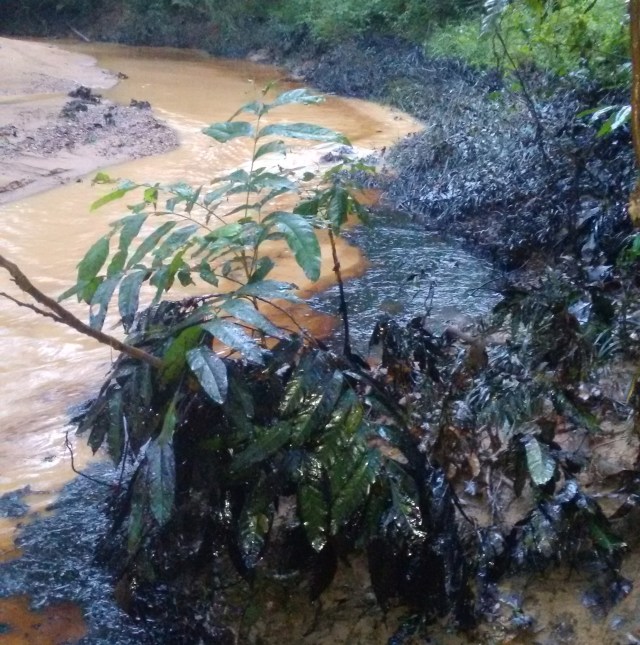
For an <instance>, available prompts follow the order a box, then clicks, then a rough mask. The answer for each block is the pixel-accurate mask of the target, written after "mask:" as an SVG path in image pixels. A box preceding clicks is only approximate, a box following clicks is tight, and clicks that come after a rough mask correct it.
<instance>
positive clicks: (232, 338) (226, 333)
mask: <svg viewBox="0 0 640 645" xmlns="http://www.w3.org/2000/svg"><path fill="white" fill-rule="evenodd" d="M202 328H203V329H204V330H206V331H208V332H209V333H210V334H211V335H212V336H213V337H214V338H217V339H218V340H219V341H220V342H221V343H224V344H225V345H227V346H228V347H231V348H232V349H235V350H237V351H238V352H240V354H241V355H242V356H243V357H244V358H245V359H246V360H247V361H249V362H250V363H255V364H257V365H262V364H263V363H264V361H263V359H262V350H261V349H260V347H258V345H257V344H256V342H255V341H254V340H253V339H252V338H250V337H249V336H247V334H246V333H245V331H244V330H243V329H242V328H241V327H239V326H238V325H236V324H235V323H232V322H230V321H228V320H212V321H210V322H208V323H205V324H204V325H202Z"/></svg>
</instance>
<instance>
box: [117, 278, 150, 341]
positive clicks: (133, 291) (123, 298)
mask: <svg viewBox="0 0 640 645" xmlns="http://www.w3.org/2000/svg"><path fill="white" fill-rule="evenodd" d="M147 276H148V271H146V270H141V271H134V272H133V273H130V274H129V275H127V276H125V277H124V279H123V280H122V282H121V283H120V289H119V291H118V310H119V312H120V317H121V318H122V324H123V326H124V328H125V331H128V330H129V327H131V325H132V324H133V320H134V318H135V315H136V314H137V313H138V306H139V303H140V288H141V287H142V283H143V282H144V281H145V280H146V278H147Z"/></svg>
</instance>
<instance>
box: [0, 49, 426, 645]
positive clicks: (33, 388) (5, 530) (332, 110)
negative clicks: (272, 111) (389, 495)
mask: <svg viewBox="0 0 640 645" xmlns="http://www.w3.org/2000/svg"><path fill="white" fill-rule="evenodd" d="M68 47H69V48H70V49H72V50H74V51H76V52H82V53H87V54H90V55H92V56H95V57H96V58H97V60H98V64H99V65H100V66H102V67H106V68H109V69H112V70H114V71H118V72H123V73H124V74H126V75H127V77H128V78H127V79H126V80H123V81H121V82H120V83H119V84H118V85H117V86H116V87H115V88H113V89H112V90H110V91H108V92H106V93H104V94H106V96H107V97H108V98H110V99H112V100H115V101H120V102H123V103H129V101H130V99H131V98H135V99H137V100H147V101H150V102H151V104H152V105H153V107H154V109H155V111H156V114H157V116H159V117H160V118H162V119H164V120H166V121H167V122H168V123H169V124H170V125H171V127H173V128H174V129H175V130H177V132H178V133H179V136H180V141H181V145H180V148H179V149H177V150H174V151H173V152H170V153H169V154H165V155H162V156H158V157H153V158H147V159H143V160H137V161H134V162H130V163H125V164H122V165H119V166H116V167H112V168H110V169H108V172H109V173H110V174H111V175H112V176H114V177H122V178H125V177H126V178H130V179H132V180H135V181H145V180H153V181H160V182H171V181H177V180H184V181H187V182H189V183H193V184H200V183H206V182H207V181H208V180H210V179H211V178H212V177H214V176H215V175H216V174H219V173H221V172H225V171H228V170H230V169H233V168H235V167H237V166H238V165H241V164H242V163H244V162H246V160H247V156H248V155H249V152H250V151H249V148H248V144H245V143H243V142H241V141H236V142H233V143H230V144H227V145H224V146H222V145H219V144H216V143H215V142H213V141H212V140H211V139H209V138H207V137H205V136H203V135H202V134H200V130H201V129H202V127H203V126H205V125H207V124H209V123H211V122H214V121H221V120H225V119H226V118H228V117H229V116H230V115H231V114H232V113H233V112H234V111H235V110H236V109H237V108H238V107H239V105H241V104H242V103H244V102H247V101H249V100H252V99H254V98H256V97H257V96H258V94H259V90H260V88H262V87H263V86H264V85H265V84H266V83H268V82H270V81H272V80H274V79H278V78H279V77H281V76H283V73H282V72H281V71H280V70H278V69H276V68H273V67H269V66H264V65H256V64H252V63H248V62H243V61H220V60H212V59H210V58H207V57H206V56H204V55H202V54H200V53H198V52H188V51H179V50H168V49H146V48H127V47H120V46H114V45H82V46H78V45H77V44H69V45H68ZM1 82H2V81H1V79H0V84H1ZM290 86H291V84H290V83H286V82H284V83H283V84H282V87H283V88H288V87H290ZM8 91H9V92H10V88H9V89H8ZM47 98H48V95H46V94H44V95H37V96H34V101H38V100H46V99H47ZM279 118H282V119H284V120H291V121H311V122H314V123H317V124H320V125H324V126H327V127H331V128H334V129H337V130H340V131H341V132H344V133H345V134H346V135H347V136H348V137H349V138H350V140H351V141H352V143H353V144H354V145H355V146H358V147H361V148H365V149H373V148H376V147H381V146H386V145H388V144H390V143H392V142H393V141H395V140H396V139H398V138H399V137H401V136H403V135H405V134H407V133H408V132H410V131H414V130H417V129H418V128H419V126H418V124H416V123H415V122H414V121H412V120H411V119H409V118H408V117H406V116H405V115H403V114H400V113H397V112H395V111H392V110H390V109H388V108H385V107H381V106H378V105H374V104H371V103H366V102H363V101H357V100H346V99H338V98H329V99H328V100H327V101H326V103H324V104H322V105H319V106H310V107H302V106H297V107H296V106H294V107H288V108H285V109H283V110H281V111H280V114H279ZM322 149H323V148H322V146H312V147H307V148H305V149H304V151H303V152H302V153H297V154H296V155H292V156H289V159H288V160H289V164H290V165H293V166H313V165H315V164H316V163H317V160H318V158H319V156H320V155H321V151H322ZM99 195H100V191H99V189H97V188H92V187H91V185H90V178H84V179H83V180H82V181H79V182H77V183H72V184H69V185H66V186H63V187H61V188H58V189H56V190H53V191H49V192H46V193H42V194H39V195H35V196H33V197H30V198H27V199H24V200H21V201H19V202H15V203H12V204H8V205H4V206H2V207H0V251H1V252H2V253H3V254H5V255H6V256H7V257H9V258H10V259H13V260H14V261H17V262H18V263H19V264H20V266H21V268H22V269H23V270H24V271H25V273H27V275H29V276H30V278H31V279H32V280H33V281H34V283H35V284H36V285H37V286H38V287H40V288H41V289H42V290H43V291H45V292H46V293H48V294H50V295H53V296H56V295H58V294H60V293H61V292H62V291H64V290H65V289H66V288H67V287H68V286H69V285H70V284H71V283H72V282H73V278H74V274H75V267H76V264H77V262H78V260H79V259H80V258H81V257H82V255H83V253H84V252H85V251H86V249H87V248H88V247H89V245H90V244H91V243H92V242H93V241H94V240H95V239H97V238H98V237H99V236H100V235H102V234H103V232H104V231H105V229H106V226H107V223H108V222H109V221H111V220H113V219H114V218H116V217H117V216H119V215H121V214H122V213H123V211H124V210H125V208H124V205H123V204H122V203H120V204H111V205H109V206H108V207H105V208H103V209H101V210H100V211H98V212H97V213H91V214H90V213H89V210H88V207H89V205H90V204H91V202H93V201H94V200H95V199H96V198H97V197H98V196H99ZM275 252H276V253H277V254H278V255H279V257H278V258H277V260H278V270H277V274H274V277H275V278H278V279H286V280H290V281H293V282H296V283H297V284H299V285H300V287H301V289H302V291H303V293H308V292H309V291H310V290H313V289H314V288H316V289H317V288H319V287H321V286H326V285H327V284H328V283H330V282H331V280H332V272H331V268H332V264H333V263H332V260H331V257H330V253H328V252H327V250H326V249H325V250H324V251H323V274H322V278H321V280H320V282H319V285H316V286H314V285H311V284H309V283H308V282H307V281H305V280H304V277H303V276H302V274H301V272H300V271H299V270H298V269H297V267H295V264H294V262H293V261H292V258H291V257H290V256H289V255H288V254H287V253H285V252H283V251H282V250H281V249H280V250H276V251H275ZM340 255H341V262H342V267H343V271H344V273H345V275H355V274H356V273H358V272H360V271H362V270H363V268H364V267H365V261H364V259H363V258H362V256H361V254H360V253H359V252H358V251H357V249H355V248H353V247H349V246H348V245H346V244H345V245H341V248H340ZM0 291H6V292H9V293H11V294H12V295H15V296H18V295H19V293H18V292H17V291H16V290H15V288H14V287H13V285H12V284H11V283H10V281H9V279H8V277H7V275H6V274H1V275H0ZM69 307H70V308H71V309H72V310H73V311H74V312H75V313H76V314H77V315H78V316H80V317H81V318H84V319H86V317H87V315H88V312H87V311H86V309H84V308H83V307H81V306H78V305H76V304H75V303H71V304H69ZM295 315H296V317H297V318H298V320H299V321H300V323H301V324H303V325H304V326H306V327H308V328H310V329H311V330H313V331H314V332H317V333H326V331H327V330H328V329H330V327H331V325H332V321H331V320H329V319H328V318H327V317H326V316H313V315H311V313H310V311H309V310H308V309H305V308H298V309H297V310H296V311H295ZM0 355H1V356H2V363H1V366H0V495H1V494H3V493H6V492H8V491H12V490H16V489H20V488H23V487H25V486H27V485H28V486H30V492H29V494H27V495H26V496H25V497H24V501H25V502H26V503H28V504H29V506H30V512H29V515H27V516H26V517H25V518H21V520H20V521H21V522H25V521H29V520H30V518H31V517H33V516H34V515H35V514H37V513H39V512H43V511H44V509H45V508H46V506H47V504H49V503H50V502H51V500H52V497H53V495H55V493H56V491H57V490H59V489H60V487H61V486H62V485H63V484H64V483H65V482H66V481H68V480H70V479H71V478H72V477H73V476H74V474H73V472H72V470H71V467H70V459H69V454H68V451H67V450H66V448H65V441H64V438H65V432H66V430H67V429H68V428H67V425H66V424H67V418H68V409H69V407H70V406H73V405H75V404H78V403H81V402H82V401H83V400H85V399H86V398H88V397H90V396H91V395H92V393H93V392H95V390H96V387H97V386H98V385H99V383H100V382H101V380H102V378H103V377H104V375H105V373H106V371H107V370H108V367H109V364H110V361H111V359H112V358H113V355H112V353H111V351H110V350H109V349H108V348H105V347H103V346H100V345H97V344H96V343H94V342H93V341H91V340H89V339H87V338H84V337H82V336H79V335H78V334H77V333H75V332H74V331H72V330H70V329H67V328H65V327H63V326H61V325H58V324H55V323H54V322H52V321H51V320H47V319H43V318H40V317H38V316H37V315H35V314H34V313H33V312H31V311H28V310H26V309H22V308H18V307H17V306H14V305H13V304H11V303H10V302H8V301H7V300H4V299H2V300H0ZM73 444H74V452H75V459H76V466H78V467H80V468H82V467H83V466H84V465H86V464H87V463H88V460H89V459H90V458H91V455H90V451H89V450H88V449H87V448H86V447H85V445H84V442H83V441H82V440H74V441H73ZM18 526H19V525H18V524H17V523H16V520H13V519H0V561H1V560H3V559H4V560H6V559H11V558H14V557H19V555H20V552H19V550H18V549H16V548H15V546H14V544H13V540H14V537H15V534H16V531H17V527H18ZM74 611H76V610H75V609H72V608H68V607H67V608H61V607H52V608H51V609H50V610H48V611H47V612H46V613H44V614H40V613H32V612H29V610H28V605H27V601H26V600H25V599H24V598H18V599H11V600H5V601H2V603H1V604H0V622H11V624H12V625H13V627H14V630H13V631H12V635H11V636H0V640H2V641H3V642H7V643H22V642H25V643H26V642H34V643H35V642H37V643H50V642H51V643H57V642H63V641H65V642H66V641H67V640H69V641H72V640H75V639H77V638H80V637H81V636H82V633H83V628H82V626H81V621H80V620H79V615H78V616H75V615H74ZM7 617H9V618H10V619H11V620H9V619H8V618H7ZM56 617H57V618H56ZM5 618H7V620H6V621H5V620H4V619H5ZM67 623H73V625H70V626H69V625H67ZM67 627H69V630H70V631H68V630H67ZM65 630H67V631H65ZM7 638H9V639H10V640H6V639H7ZM11 639H12V640H11Z"/></svg>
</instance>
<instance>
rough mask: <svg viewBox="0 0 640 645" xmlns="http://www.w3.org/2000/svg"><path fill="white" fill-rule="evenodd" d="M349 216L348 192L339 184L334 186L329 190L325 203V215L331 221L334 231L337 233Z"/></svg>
mask: <svg viewBox="0 0 640 645" xmlns="http://www.w3.org/2000/svg"><path fill="white" fill-rule="evenodd" d="M348 216H349V193H348V192H347V191H346V190H345V189H344V188H342V187H341V186H335V187H334V188H333V189H332V191H331V196H330V198H329V204H328V205H327V217H328V218H329V221H330V222H331V227H332V228H333V231H334V233H338V232H339V231H340V229H341V228H342V226H343V224H346V222H347V218H348Z"/></svg>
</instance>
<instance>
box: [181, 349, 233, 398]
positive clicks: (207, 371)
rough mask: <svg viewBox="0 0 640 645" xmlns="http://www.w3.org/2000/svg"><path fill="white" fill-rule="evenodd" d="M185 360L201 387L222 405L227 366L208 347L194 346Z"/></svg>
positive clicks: (225, 396) (225, 391) (226, 385)
mask: <svg viewBox="0 0 640 645" xmlns="http://www.w3.org/2000/svg"><path fill="white" fill-rule="evenodd" d="M187 362H188V363H189V367H190V368H191V371H192V372H193V373H194V374H195V375H196V377H197V378H198V382H199V383H200V385H201V386H202V389H203V390H204V391H205V392H206V393H207V395H208V396H209V397H210V398H211V400H212V401H213V402H214V403H218V404H220V405H222V404H223V403H224V401H225V399H226V398H227V387H228V383H227V367H226V365H225V364H224V362H223V361H222V360H221V359H220V358H219V356H218V355H217V354H216V353H215V352H214V351H212V350H211V349H209V348H208V347H196V348H195V349H192V350H190V351H189V352H187Z"/></svg>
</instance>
